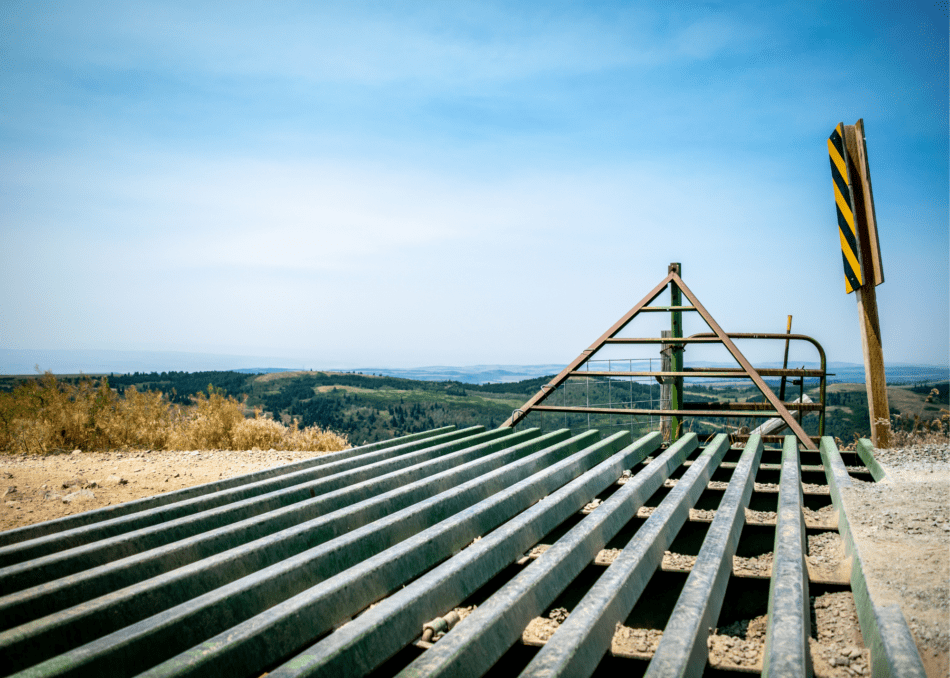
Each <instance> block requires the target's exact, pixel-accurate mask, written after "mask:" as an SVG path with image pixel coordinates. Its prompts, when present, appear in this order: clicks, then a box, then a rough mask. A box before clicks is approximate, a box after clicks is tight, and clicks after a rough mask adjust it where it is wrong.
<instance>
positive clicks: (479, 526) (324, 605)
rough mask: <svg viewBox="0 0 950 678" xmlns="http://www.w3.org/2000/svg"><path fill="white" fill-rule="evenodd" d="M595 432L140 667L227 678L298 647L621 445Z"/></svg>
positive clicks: (152, 674) (155, 672)
mask: <svg viewBox="0 0 950 678" xmlns="http://www.w3.org/2000/svg"><path fill="white" fill-rule="evenodd" d="M597 437H598V436H593V437H589V438H587V441H586V444H585V445H583V446H582V449H581V450H580V451H578V452H576V453H574V454H572V455H571V456H570V457H567V458H565V459H563V460H561V461H559V462H558V463H556V464H553V465H550V466H547V467H546V468H544V469H540V470H539V471H538V472H536V473H535V474H534V475H533V476H531V477H527V478H525V479H524V480H522V481H519V482H517V483H514V484H512V485H510V486H509V487H508V488H507V489H505V490H503V491H501V492H498V493H497V494H496V495H494V496H491V497H490V498H488V499H485V500H484V501H482V502H480V503H479V504H477V505H474V506H472V507H471V509H470V510H467V511H461V512H458V513H457V514H456V515H451V516H450V517H448V518H446V519H445V520H443V521H441V522H439V523H437V524H434V525H433V526H432V527H430V528H429V529H428V530H425V531H424V532H421V533H419V534H418V535H416V536H415V537H412V538H410V539H407V540H406V541H404V542H402V543H400V544H398V545H396V546H394V547H393V548H391V549H388V550H387V551H385V552H382V553H380V554H378V555H377V556H375V557H372V558H369V559H367V560H365V561H364V562H362V563H360V564H359V565H356V566H355V567H352V568H351V569H349V570H347V571H346V572H342V573H340V575H339V576H338V577H334V578H333V579H331V580H328V581H326V582H323V583H322V584H320V585H317V586H315V587H313V588H312V589H310V590H308V591H306V592H304V593H302V594H301V595H299V596H296V597H295V598H293V599H289V600H287V601H285V602H284V603H281V604H279V605H276V606H274V607H272V608H270V609H268V610H267V611H265V612H262V613H261V614H260V615H258V616H257V617H256V618H254V619H250V620H248V621H247V622H246V623H244V624H240V625H238V626H235V627H232V628H230V629H228V630H226V631H224V632H223V633H221V634H219V635H218V636H216V637H215V638H212V639H210V640H208V641H206V642H204V643H202V644H200V645H198V646H197V647H195V648H193V649H191V650H189V651H187V652H184V653H182V654H180V655H178V656H177V657H174V658H173V659H171V660H169V661H167V662H165V663H164V664H162V665H159V666H157V667H155V668H154V669H151V670H149V671H147V672H145V673H144V674H143V678H159V677H162V676H220V675H231V674H233V673H234V672H236V671H247V669H248V668H253V669H254V670H255V671H256V670H258V669H262V668H264V667H266V666H267V665H268V664H269V663H270V662H273V661H275V660H277V659H280V658H281V657H282V656H286V655H287V654H288V653H289V652H293V651H295V650H299V649H300V648H301V647H302V646H304V644H305V643H307V642H309V641H312V639H313V638H314V637H315V636H317V635H319V634H321V633H324V632H327V631H329V630H331V629H332V627H333V626H334V625H335V624H337V623H339V622H340V621H343V620H344V619H346V618H347V617H348V616H350V615H352V614H354V613H356V612H358V611H359V610H360V609H362V608H363V607H365V606H366V605H368V604H370V603H372V602H373V601H375V600H378V599H379V598H381V597H383V596H385V595H387V594H389V593H391V592H393V591H396V590H398V589H399V587H400V586H402V585H403V584H405V583H407V582H408V581H410V580H411V579H412V578H414V577H416V576H418V575H420V574H422V573H423V572H425V571H426V570H428V569H429V568H431V567H432V566H433V565H435V564H437V563H439V562H441V561H442V560H444V559H445V558H447V557H449V556H451V555H452V554H453V553H456V552H457V551H458V550H459V549H461V548H464V547H465V546H466V544H470V543H471V541H472V539H473V538H475V537H478V536H481V535H484V534H488V533H489V532H490V531H491V530H493V529H495V528H497V527H498V526H500V525H502V524H504V523H505V522H506V521H508V520H510V519H511V518H513V517H514V516H515V515H517V514H518V513H520V512H521V511H524V510H525V509H527V508H528V507H530V506H531V505H532V504H534V503H535V502H537V501H538V500H540V499H542V498H543V497H545V496H547V495H548V494H550V493H551V492H554V491H555V490H556V489H557V488H560V487H561V486H563V485H565V484H566V483H568V482H570V481H571V480H573V479H575V478H577V477H579V476H581V475H583V474H584V473H586V472H587V471H589V470H590V469H591V468H594V467H595V466H596V465H597V464H599V463H601V462H602V461H603V460H604V459H606V458H607V457H609V456H610V455H612V454H613V453H615V452H616V451H617V450H618V448H619V447H621V446H622V438H619V437H618V438H614V439H613V440H612V442H611V443H610V444H607V445H605V444H598V443H597V442H596V441H597ZM578 438H580V436H578ZM592 443H593V444H592Z"/></svg>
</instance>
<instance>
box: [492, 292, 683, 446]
mask: <svg viewBox="0 0 950 678" xmlns="http://www.w3.org/2000/svg"><path fill="white" fill-rule="evenodd" d="M674 275H675V274H674V273H669V274H668V275H667V276H666V277H665V278H663V281H662V282H661V283H660V284H659V285H657V286H656V287H654V288H653V289H652V290H650V291H649V292H647V295H646V296H645V297H643V299H641V300H640V301H639V303H637V304H636V305H635V306H634V307H633V308H631V309H630V310H629V311H627V312H626V313H625V314H624V316H623V317H622V318H621V319H620V320H618V321H617V322H615V323H614V324H613V326H612V327H611V328H610V329H609V330H607V331H606V332H604V333H603V334H602V335H601V336H600V338H599V339H597V341H595V342H594V343H593V344H591V345H590V347H589V348H587V349H585V350H584V351H583V352H582V353H581V354H580V355H579V356H577V357H576V358H574V360H572V361H571V364H570V365H568V366H567V367H565V368H564V369H563V370H562V371H561V373H560V374H559V375H557V376H556V377H555V378H554V379H552V380H551V382H550V383H548V384H546V385H545V386H543V387H542V388H541V390H540V391H538V392H537V393H536V394H534V396H532V397H531V399H530V400H528V402H526V403H525V404H524V405H522V406H521V408H519V409H517V410H515V412H514V413H513V414H512V415H511V416H510V417H508V420H507V421H506V422H505V423H504V424H502V426H507V427H512V426H515V425H516V424H517V423H518V422H519V421H521V420H522V419H524V418H525V416H527V413H528V411H529V410H531V409H534V406H535V405H539V404H540V403H541V402H543V401H544V399H545V398H547V397H548V395H549V394H550V393H551V391H553V390H554V389H556V388H557V387H558V386H560V385H561V384H563V383H564V382H565V381H567V378H568V377H569V376H570V374H571V372H574V371H576V370H577V368H578V367H580V366H581V365H583V364H584V363H586V362H587V361H588V360H590V357H591V355H593V354H594V353H595V352H596V351H597V350H598V349H599V348H600V347H601V346H603V345H604V343H605V342H606V341H607V340H608V339H610V338H611V337H613V336H614V335H615V334H617V332H619V331H620V330H622V329H623V328H624V327H626V326H627V323H629V322H630V321H631V320H633V318H634V316H636V315H637V314H638V313H639V312H640V311H641V310H642V309H643V308H644V307H645V306H646V305H647V304H649V303H650V302H651V301H653V300H654V299H656V298H657V297H658V296H660V294H661V293H662V292H663V290H665V289H666V286H667V285H668V284H669V283H670V280H672V279H673V276H674Z"/></svg>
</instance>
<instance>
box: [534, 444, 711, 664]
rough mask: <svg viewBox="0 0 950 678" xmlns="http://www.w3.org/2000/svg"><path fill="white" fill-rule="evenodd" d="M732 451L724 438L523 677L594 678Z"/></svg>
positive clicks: (666, 501)
mask: <svg viewBox="0 0 950 678" xmlns="http://www.w3.org/2000/svg"><path fill="white" fill-rule="evenodd" d="M728 448H729V439H728V437H727V436H725V435H723V434H720V435H718V436H716V438H715V439H714V440H713V441H712V442H711V443H710V444H709V445H708V446H707V447H706V449H705V450H704V451H703V453H702V454H701V455H700V457H699V459H697V460H696V462H694V463H693V465H692V466H690V468H689V470H688V471H687V472H686V473H685V475H684V476H683V477H682V478H681V479H680V480H679V482H678V483H677V484H676V486H675V487H674V488H673V489H672V490H671V491H670V493H669V494H668V495H667V496H666V498H665V499H664V500H663V501H662V502H661V503H660V505H659V506H658V507H657V508H656V509H655V510H654V511H653V514H652V515H651V516H650V517H649V519H647V521H646V523H644V525H643V527H641V528H640V529H639V530H638V531H637V533H636V535H635V536H634V538H633V539H632V540H631V541H630V543H629V544H627V546H626V547H625V548H624V550H623V551H622V552H621V553H620V555H619V556H617V559H616V560H615V561H614V562H613V563H612V564H611V565H610V567H608V568H607V571H606V572H605V573H604V574H603V575H601V577H600V579H598V580H597V583H595V584H594V586H593V588H591V589H590V591H588V593H587V595H585V596H584V598H583V599H582V600H581V602H580V603H578V605H577V606H576V607H575V608H574V610H573V611H572V612H571V615H570V616H569V617H568V618H567V621H565V622H564V623H563V624H562V625H561V626H560V628H558V630H557V631H556V632H555V634H554V636H553V637H552V638H551V640H550V641H549V642H548V643H546V644H545V646H544V647H543V648H542V649H541V651H540V652H539V653H538V654H537V655H536V656H535V658H534V659H533V660H532V661H531V663H530V664H528V666H527V668H526V669H525V670H524V671H523V672H522V674H521V675H522V676H525V677H526V678H527V677H530V676H546V677H547V676H558V675H571V676H588V675H590V674H591V673H593V671H594V669H595V668H596V667H597V664H598V663H599V661H600V659H601V657H603V655H604V653H605V652H607V650H608V649H609V648H610V642H611V639H612V638H613V634H614V629H615V627H616V625H617V623H618V622H621V621H623V619H624V618H625V617H626V616H627V615H628V614H629V613H630V611H631V610H632V609H633V606H634V605H635V604H636V602H637V599H638V598H639V597H640V594H641V593H642V592H643V589H644V588H646V585H647V582H649V580H650V577H651V576H652V575H653V572H654V571H655V570H656V569H657V567H659V565H660V562H661V561H662V559H663V551H664V550H665V549H667V548H668V547H669V545H670V544H671V543H672V542H673V539H674V537H675V536H676V533H677V532H678V531H679V529H680V527H682V525H683V523H685V522H686V519H687V518H688V517H689V509H690V508H691V507H692V506H693V504H695V503H696V500H697V499H699V495H700V494H702V493H703V491H704V490H705V489H706V484H707V482H708V481H709V478H710V476H711V475H712V472H713V471H714V470H715V468H716V467H717V466H718V465H719V462H720V461H722V457H723V455H725V453H726V450H727V449H728Z"/></svg>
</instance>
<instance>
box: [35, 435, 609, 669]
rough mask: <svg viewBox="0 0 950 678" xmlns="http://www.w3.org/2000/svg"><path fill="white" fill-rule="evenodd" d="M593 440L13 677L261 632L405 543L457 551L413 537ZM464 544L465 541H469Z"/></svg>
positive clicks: (498, 473) (165, 653) (113, 664)
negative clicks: (301, 599)
mask: <svg viewBox="0 0 950 678" xmlns="http://www.w3.org/2000/svg"><path fill="white" fill-rule="evenodd" d="M598 437H599V433H597V432H596V431H590V432H588V433H584V434H581V435H579V436H575V437H574V438H571V439H569V440H566V441H563V442H561V443H558V444H555V445H553V446H550V447H547V448H545V449H543V450H541V451H540V452H536V453H534V454H532V455H530V456H528V457H525V458H523V459H520V460H518V461H516V462H513V463H511V464H508V465H506V466H504V467H502V468H499V469H497V470H495V471H492V472H490V473H487V474H484V475H481V476H479V477H477V478H474V479H472V480H470V481H468V482H465V483H462V484H461V485H457V486H455V487H453V488H452V489H450V490H448V491H446V492H442V493H441V494H439V495H436V496H434V497H432V498H431V499H427V500H425V501H421V502H418V503H416V504H413V505H412V506H409V507H407V508H405V509H403V510H401V511H396V512H394V513H390V514H388V515H387V516H386V517H385V518H383V519H380V520H377V521H375V522H373V523H370V524H368V525H366V526H364V527H362V528H358V529H355V530H351V531H349V532H347V533H345V534H343V535H341V536H339V537H337V538H335V539H331V540H330V541H328V542H326V543H323V544H321V545H319V546H317V547H315V548H312V549H309V550H307V551H304V552H302V553H300V554H297V555H295V556H293V557H290V558H287V559H284V560H281V561H280V562H278V563H276V564H274V565H271V566H270V567H266V568H264V569H262V570H260V571H257V572H255V573H253V574H252V575H249V576H246V577H243V578H241V579H238V580H236V581H233V582H231V583H229V584H227V585H225V586H221V587H219V588H216V589H214V590H212V591H209V592H208V593H205V594H203V595H200V596H197V597H195V598H192V599H190V600H188V601H187V602H185V603H182V604H180V605H177V606H175V607H173V608H170V609H168V610H165V611H164V612H161V613H159V614H157V615H153V616H152V617H149V618H147V619H144V620H142V621H139V622H137V623H135V624H132V625H130V626H127V627H125V628H123V629H121V630H119V631H116V632H114V633H111V634H109V635H107V636H104V637H102V638H99V639H98V640H95V641H93V642H91V643H87V644H86V645H83V646H80V647H77V648H75V649H74V650H71V651H69V652H66V653H64V654H62V655H60V656H58V657H53V658H51V659H49V660H47V661H45V662H43V663H40V664H37V665H35V666H32V667H30V668H28V669H26V670H25V671H23V672H21V673H20V674H17V675H22V676H52V675H102V674H103V673H110V674H113V675H123V676H124V675H134V674H136V673H139V672H141V671H144V670H146V669H148V667H150V666H154V665H155V664H156V663H158V662H162V661H164V660H166V659H169V658H171V657H173V656H174V655H175V654H177V653H180V652H185V651H187V650H188V648H189V647H192V646H193V644H194V643H195V642H201V641H204V640H206V639H209V638H212V637H214V636H215V634H218V633H221V632H227V631H228V630H229V629H230V630H231V631H234V630H235V629H237V628H238V627H242V625H243V624H244V623H245V622H248V621H249V620H251V621H249V623H250V625H251V627H256V628H259V629H260V628H263V627H259V626H258V624H257V622H255V621H253V620H254V618H255V617H256V616H257V615H260V614H263V613H264V611H265V610H267V611H268V612H269V613H274V612H276V611H277V610H281V609H284V603H286V602H287V601H293V600H296V599H297V597H298V596H300V595H301V594H302V593H304V592H309V593H314V592H317V591H325V590H327V587H328V586H332V584H330V583H329V582H339V581H341V580H340V578H339V576H337V575H341V574H343V573H344V572H348V573H349V574H350V575H353V574H355V573H357V572H363V569H365V567H366V566H367V564H368V563H373V564H379V563H380V562H381V561H385V562H389V565H387V567H394V566H399V565H400V563H399V562H398V561H397V560H392V559H391V558H390V557H388V556H381V555H380V554H381V553H389V554H390V555H392V552H391V551H389V549H390V548H391V547H392V546H394V545H397V544H400V543H403V542H405V543H406V544H412V545H415V546H417V547H418V548H420V549H422V551H421V552H422V553H433V552H436V551H434V550H432V549H434V548H435V547H438V548H448V547H451V548H458V547H459V544H458V543H457V540H458V539H462V538H463V537H464V536H465V535H466V534H467V533H466V532H461V533H459V532H454V533H453V535H454V537H455V539H454V540H451V539H450V540H449V541H448V542H447V543H439V544H435V543H433V544H432V545H431V546H432V548H429V549H427V548H426V547H427V546H429V540H428V539H427V538H426V537H422V536H420V535H430V534H431V533H430V532H429V531H428V530H429V528H430V526H432V525H433V523H437V522H438V521H440V520H442V519H443V518H446V517H450V516H454V515H455V514H459V516H468V515H469V513H470V512H469V511H467V509H469V508H471V507H472V506H474V505H476V504H478V503H479V502H482V501H484V500H486V499H488V498H490V497H492V496H493V495H496V494H499V493H506V492H508V491H509V490H510V488H512V486H513V484H517V486H518V487H519V488H523V487H524V485H523V484H519V483H521V481H523V480H525V479H527V478H530V477H531V476H532V475H533V474H536V473H538V472H542V471H544V470H545V469H548V468H549V467H550V466H551V464H552V463H555V462H557V461H560V460H561V459H563V458H565V457H567V456H569V455H572V454H574V453H576V452H577V450H578V449H582V448H583V447H585V446H586V445H589V444H590V443H592V442H593V441H595V440H596V439H597V438H598ZM529 444H530V443H529ZM538 487H539V488H542V487H543V485H539V486H538ZM539 498H540V497H539ZM468 539H469V541H471V537H469V538H468ZM463 545H464V540H463ZM346 581H347V582H350V580H349V579H346ZM350 583H352V587H351V588H350V589H349V591H350V593H351V594H352V595H354V596H355V595H357V593H358V591H359V590H361V587H362V586H368V585H374V584H377V583H378V582H377V581H376V580H375V578H374V577H365V578H358V581H356V582H350ZM308 590H309V591H308ZM350 600H352V599H350ZM368 602H372V600H370V601H368ZM288 604H290V603H288ZM366 604H368V603H366ZM357 609H358V608H357ZM352 612H355V610H350V608H349V606H348V605H345V604H344V601H343V600H335V604H334V605H333V606H331V607H329V608H328V609H325V610H323V613H324V614H325V615H326V618H327V619H330V618H332V619H333V620H334V621H333V622H331V624H332V623H335V622H336V621H340V620H341V617H340V615H342V618H345V617H346V616H348V614H352ZM288 623H289V624H290V625H291V627H293V626H294V625H295V624H296V625H297V631H298V632H299V631H301V630H303V631H309V627H300V626H299V624H300V619H299V617H297V618H295V620H291V621H290V622H288ZM244 628H246V626H245V627H244ZM273 640H274V642H276V639H273Z"/></svg>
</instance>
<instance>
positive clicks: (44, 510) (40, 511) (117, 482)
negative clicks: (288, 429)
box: [0, 450, 327, 530]
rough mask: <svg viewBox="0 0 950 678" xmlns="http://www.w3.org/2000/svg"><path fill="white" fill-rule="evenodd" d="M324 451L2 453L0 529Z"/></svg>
mask: <svg viewBox="0 0 950 678" xmlns="http://www.w3.org/2000/svg"><path fill="white" fill-rule="evenodd" d="M324 454H327V453H326V452H278V451H275V450H267V451H261V450H246V451H232V450H202V451H148V450H137V451H121V452H73V453H69V454H53V455H24V456H14V457H0V495H3V505H2V506H0V530H10V529H13V528H15V527H22V526H24V525H32V524H33V523H39V522H43V521H45V520H53V519H54V518H62V517H63V516H67V515H70V514H73V513H82V512H83V511H91V510H92V509H97V508H102V507H103V506H109V505H111V504H121V503H122V502H126V501H131V500H133V499H141V498H142V497H150V496H153V495H156V494H163V493H165V492H172V491H173V490H180V489H182V488H185V487H193V486H195V485H202V484H204V483H210V482H213V481H216V480H221V479H222V478H231V477H233V476H239V475H244V474H245V473H251V472H253V471H260V470H262V469H267V468H273V467H275V466H281V465H283V464H288V463H290V462H292V461H297V460H300V459H309V458H311V457H317V456H322V455H324Z"/></svg>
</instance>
